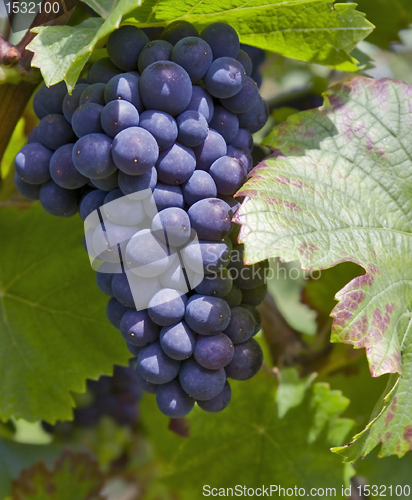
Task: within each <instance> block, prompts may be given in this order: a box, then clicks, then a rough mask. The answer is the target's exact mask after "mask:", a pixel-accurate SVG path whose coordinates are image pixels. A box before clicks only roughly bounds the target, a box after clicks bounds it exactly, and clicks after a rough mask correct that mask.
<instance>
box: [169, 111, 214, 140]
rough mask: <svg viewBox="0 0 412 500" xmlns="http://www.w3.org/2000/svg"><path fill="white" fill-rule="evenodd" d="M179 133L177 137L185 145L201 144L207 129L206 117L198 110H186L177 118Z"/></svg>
mask: <svg viewBox="0 0 412 500" xmlns="http://www.w3.org/2000/svg"><path fill="white" fill-rule="evenodd" d="M176 121H177V126H178V129H179V134H178V136H177V138H178V139H179V141H180V142H181V143H182V144H184V145H185V146H189V147H194V146H199V144H202V142H204V140H205V139H206V137H207V133H208V130H209V126H208V123H207V121H206V118H205V117H204V116H203V115H202V114H201V113H199V112H198V111H192V110H187V111H184V112H183V113H182V114H180V115H179V116H178V117H177V119H176Z"/></svg>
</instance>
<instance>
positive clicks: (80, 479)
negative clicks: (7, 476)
mask: <svg viewBox="0 0 412 500" xmlns="http://www.w3.org/2000/svg"><path fill="white" fill-rule="evenodd" d="M102 487H103V475H102V473H101V472H100V470H99V465H98V463H97V462H96V461H95V460H94V459H92V457H91V456H90V455H88V454H86V453H72V452H70V451H68V450H66V451H64V452H63V453H62V454H61V456H60V457H59V458H58V460H57V461H56V462H55V464H54V467H53V468H52V469H51V470H49V469H48V468H47V467H46V465H45V464H44V463H43V462H38V463H37V464H35V465H33V466H32V467H31V468H30V469H26V470H24V471H22V472H21V474H20V476H19V477H18V478H17V479H15V480H14V481H13V486H12V498H13V500H44V499H46V498H47V500H72V499H75V498H76V499H82V500H103V497H102V496H100V495H99V491H100V490H101V488H102Z"/></svg>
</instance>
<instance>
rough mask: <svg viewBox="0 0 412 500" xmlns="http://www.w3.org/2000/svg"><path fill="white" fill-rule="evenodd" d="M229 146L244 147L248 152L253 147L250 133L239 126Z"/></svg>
mask: <svg viewBox="0 0 412 500" xmlns="http://www.w3.org/2000/svg"><path fill="white" fill-rule="evenodd" d="M230 146H235V147H237V148H243V149H246V150H247V151H249V153H250V152H252V149H253V137H252V134H251V133H250V132H249V131H248V130H246V129H245V128H239V130H238V133H237V134H236V137H235V138H234V139H232V140H231V141H230ZM229 156H230V155H229Z"/></svg>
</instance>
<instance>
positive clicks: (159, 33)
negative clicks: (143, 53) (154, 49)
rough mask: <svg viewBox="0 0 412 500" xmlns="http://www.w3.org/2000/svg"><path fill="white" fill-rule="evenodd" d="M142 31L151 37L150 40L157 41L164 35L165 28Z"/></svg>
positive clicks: (144, 29)
mask: <svg viewBox="0 0 412 500" xmlns="http://www.w3.org/2000/svg"><path fill="white" fill-rule="evenodd" d="M142 30H143V31H144V32H145V33H146V35H147V36H148V37H149V40H150V41H152V40H157V39H158V38H160V37H161V36H162V33H163V28H161V27H157V28H142Z"/></svg>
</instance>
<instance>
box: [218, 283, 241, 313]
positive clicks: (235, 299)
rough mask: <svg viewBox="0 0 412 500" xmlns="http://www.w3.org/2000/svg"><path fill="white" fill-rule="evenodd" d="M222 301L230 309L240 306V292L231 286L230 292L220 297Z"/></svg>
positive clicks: (237, 288)
mask: <svg viewBox="0 0 412 500" xmlns="http://www.w3.org/2000/svg"><path fill="white" fill-rule="evenodd" d="M222 299H224V300H225V301H226V302H227V303H228V305H229V307H230V308H232V307H236V306H240V304H241V303H242V290H241V289H240V288H239V287H237V286H236V285H233V284H232V288H231V289H230V292H229V293H228V294H226V295H225V296H224V297H222Z"/></svg>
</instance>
